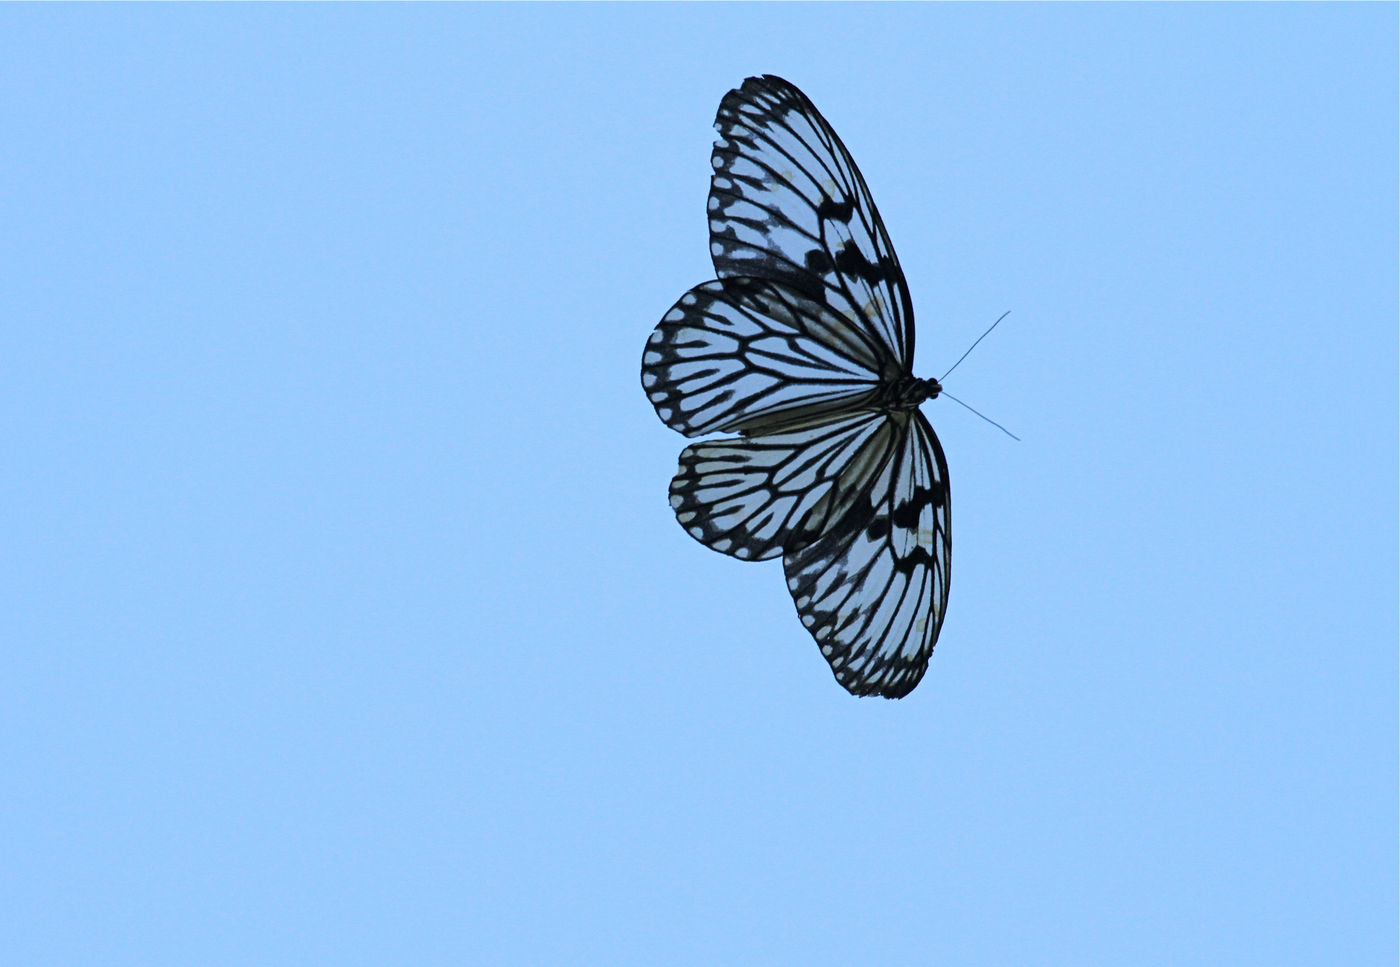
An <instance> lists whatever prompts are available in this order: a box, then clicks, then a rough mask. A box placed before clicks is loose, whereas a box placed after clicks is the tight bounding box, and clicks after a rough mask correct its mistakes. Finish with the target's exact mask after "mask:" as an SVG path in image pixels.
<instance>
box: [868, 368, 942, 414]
mask: <svg viewBox="0 0 1400 967" xmlns="http://www.w3.org/2000/svg"><path fill="white" fill-rule="evenodd" d="M941 392H943V386H942V384H940V383H939V382H938V380H936V379H918V378H917V377H914V376H901V377H899V378H898V379H897V380H895V381H894V382H891V383H886V384H885V387H884V393H883V394H882V399H881V402H882V403H883V404H884V405H885V406H887V407H889V408H890V409H893V410H912V409H915V408H917V407H918V405H919V404H920V403H922V402H924V401H925V400H932V399H937V398H938V394H939V393H941Z"/></svg>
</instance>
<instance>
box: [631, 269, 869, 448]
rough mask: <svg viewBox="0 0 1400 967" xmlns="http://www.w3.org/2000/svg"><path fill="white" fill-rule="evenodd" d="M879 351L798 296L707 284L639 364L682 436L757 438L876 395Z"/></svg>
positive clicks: (744, 283)
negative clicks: (730, 434) (723, 434)
mask: <svg viewBox="0 0 1400 967" xmlns="http://www.w3.org/2000/svg"><path fill="white" fill-rule="evenodd" d="M879 366H880V360H879V356H878V350H877V349H876V348H875V347H874V346H873V345H872V344H871V342H870V341H869V340H868V339H867V338H866V337H865V336H864V335H863V334H862V333H861V332H860V331H858V330H856V329H854V328H853V327H852V326H851V325H850V324H849V323H848V322H847V321H846V320H845V319H843V318H841V317H840V316H837V315H836V314H835V313H834V312H832V311H831V310H830V309H828V308H827V307H826V306H824V305H822V304H821V303H818V302H814V301H813V300H812V299H810V298H809V297H807V296H806V295H804V294H802V293H801V292H799V291H798V290H796V289H793V288H791V287H789V286H786V285H783V284H782V283H778V282H770V281H766V280H762V279H731V280H728V281H724V282H721V281H713V282H706V283H705V284H704V285H698V286H696V287H695V288H693V289H691V290H690V291H689V292H687V293H686V294H685V295H683V296H681V298H680V301H678V302H677V303H676V304H675V305H674V306H672V307H671V310H670V311H669V312H667V313H666V315H665V316H663V317H662V319H661V322H660V323H659V324H658V325H657V327H656V329H654V330H653V331H652V334H651V338H650V339H648V340H647V346H646V350H645V351H644V352H643V354H642V388H643V389H644V390H646V393H647V396H648V398H650V400H651V402H652V405H653V406H654V407H655V408H656V413H657V415H658V416H660V417H661V419H662V421H664V422H665V423H666V425H667V426H669V427H671V428H672V429H673V430H679V431H680V432H681V433H684V434H685V435H686V436H698V435H700V434H703V433H711V432H714V431H726V432H740V433H744V434H749V435H754V434H759V433H766V432H773V431H775V430H778V429H780V428H783V427H791V426H794V425H800V424H804V423H806V424H810V423H814V422H820V421H822V420H825V419H829V418H831V416H832V415H834V414H839V413H848V412H851V411H852V410H856V409H859V408H861V407H862V406H864V405H866V404H868V403H869V402H870V401H871V400H873V399H874V398H875V396H876V395H877V390H878V388H879V378H878V376H877V372H878V367H879Z"/></svg>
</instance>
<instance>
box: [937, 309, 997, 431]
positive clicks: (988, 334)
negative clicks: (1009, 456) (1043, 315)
mask: <svg viewBox="0 0 1400 967" xmlns="http://www.w3.org/2000/svg"><path fill="white" fill-rule="evenodd" d="M1009 315H1011V310H1010V309H1007V310H1006V311H1005V312H1003V313H1002V314H1001V315H1000V316H998V317H997V321H996V322H994V323H992V324H991V325H990V326H988V327H987V331H986V332H984V333H982V335H980V336H978V337H977V342H975V343H973V344H972V345H971V346H968V347H967V352H965V353H963V354H962V355H961V356H959V357H958V362H956V363H954V364H953V365H951V366H949V367H948V373H951V372H952V371H953V370H955V369H957V368H958V364H959V363H961V362H962V361H963V360H964V359H966V358H967V357H968V355H969V354H970V353H971V352H972V351H973V350H974V349H976V348H977V343H978V342H981V341H982V340H983V339H986V338H987V337H988V336H990V335H991V334H992V330H993V329H995V328H996V327H997V324H998V323H1000V322H1001V320H1002V319H1005V318H1006V317H1007V316H1009ZM948 373H944V374H943V375H942V376H940V377H938V381H939V382H940V383H941V382H943V381H944V380H945V379H947V378H948ZM945 395H946V394H945ZM963 405H964V406H967V404H966V403H964V404H963ZM967 408H968V409H969V410H972V407H970V406H968V407H967ZM972 412H974V413H977V411H976V410H972ZM977 415H978V416H982V414H981V413H977ZM982 419H984V420H987V418H986V417H985V416H982ZM987 422H988V423H991V422H992V421H991V420H987Z"/></svg>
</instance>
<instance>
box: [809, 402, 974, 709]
mask: <svg viewBox="0 0 1400 967" xmlns="http://www.w3.org/2000/svg"><path fill="white" fill-rule="evenodd" d="M890 422H891V423H892V424H895V425H897V426H898V427H899V430H900V432H898V433H895V434H893V435H892V437H891V441H890V447H889V450H888V453H887V459H886V460H885V461H884V463H883V465H882V466H881V468H880V470H879V472H878V473H877V474H876V475H875V478H874V480H873V481H871V482H870V489H869V491H868V492H867V493H865V494H862V495H861V496H859V497H857V498H856V499H855V500H854V502H853V503H852V504H851V506H850V507H849V509H847V510H846V511H845V514H844V516H843V518H842V519H841V521H840V522H839V523H837V524H836V525H835V526H833V527H831V528H830V529H829V530H827V532H826V533H824V534H823V535H822V536H821V537H819V538H818V539H816V540H814V541H812V542H810V543H808V544H805V545H802V546H798V547H793V548H789V549H788V550H787V551H786V553H785V554H784V556H783V565H784V569H785V570H786V572H787V581H788V590H789V591H791V592H792V598H793V602H794V603H795V604H796V605H797V612H798V614H799V616H800V617H801V618H802V623H803V625H805V626H806V628H807V630H808V631H810V632H811V634H812V637H813V638H815V639H816V641H817V645H818V646H819V647H820V648H821V652H822V655H823V657H825V658H826V660H827V662H828V663H830V665H831V670H832V673H833V674H834V675H835V676H836V680H837V681H838V682H839V683H840V684H841V685H842V686H843V687H844V688H845V689H846V690H847V691H849V692H851V693H852V694H853V695H883V696H885V697H886V698H901V697H903V696H905V695H907V694H909V692H910V691H912V690H913V688H914V686H915V685H917V684H919V680H920V679H921V678H923V676H924V671H925V670H926V669H927V668H928V660H929V656H930V655H932V654H933V646H934V644H935V643H936V642H937V641H938V632H939V630H940V629H941V628H942V625H943V615H944V612H945V611H946V609H947V605H948V582H949V576H950V568H951V553H952V534H951V530H950V526H951V524H950V521H951V502H950V497H949V491H948V464H947V461H946V460H945V459H944V457H943V448H942V447H940V446H939V444H938V437H937V436H935V435H934V432H933V428H932V427H931V426H929V424H928V421H927V420H926V419H924V416H923V414H922V413H919V412H918V411H917V410H915V411H913V412H911V413H908V414H894V415H892V416H891V417H890Z"/></svg>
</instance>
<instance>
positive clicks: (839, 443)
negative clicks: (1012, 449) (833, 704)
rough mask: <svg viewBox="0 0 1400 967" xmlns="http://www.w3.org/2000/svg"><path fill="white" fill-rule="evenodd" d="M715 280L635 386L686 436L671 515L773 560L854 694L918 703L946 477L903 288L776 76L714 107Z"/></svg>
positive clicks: (947, 562)
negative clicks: (924, 409) (912, 698)
mask: <svg viewBox="0 0 1400 967" xmlns="http://www.w3.org/2000/svg"><path fill="white" fill-rule="evenodd" d="M715 128H716V130H717V131H718V132H719V136H718V138H717V139H716V141H715V145H714V151H713V154H712V156H711V165H712V167H713V168H714V174H713V175H712V177H711V180H710V195H709V202H708V206H707V210H708V214H709V227H710V255H711V257H712V259H713V261H714V266H715V274H716V275H717V276H718V278H717V279H715V280H713V281H710V282H705V283H703V284H702V285H698V286H696V287H695V288H693V289H691V290H690V291H689V292H687V293H686V294H685V295H683V296H681V298H680V300H679V301H678V302H676V304H675V305H674V306H672V307H671V309H670V311H668V312H667V313H666V314H665V315H664V316H663V317H662V320H661V322H660V323H659V324H658V325H657V327H656V329H655V330H654V331H653V332H652V334H651V337H650V338H649V339H648V340H647V344H646V349H645V350H644V352H643V355H642V388H643V389H644V390H645V391H646V394H647V397H648V398H649V399H650V400H651V402H652V405H653V406H654V407H655V409H656V413H657V415H658V416H659V417H660V418H661V420H662V421H663V422H664V423H665V424H666V425H667V426H669V427H671V428H672V429H674V430H678V431H679V432H681V433H683V434H685V435H686V436H688V437H696V436H703V435H706V434H711V433H729V434H736V435H733V436H728V437H722V438H719V439H708V440H703V441H700V442H697V443H693V444H691V445H690V446H688V447H686V448H685V450H684V451H683V452H682V453H681V455H680V466H679V469H678V470H677V472H676V475H675V478H674V479H673V480H672V481H671V507H672V508H673V509H674V511H675V514H676V519H677V520H678V521H679V522H680V524H681V526H682V527H684V528H685V530H686V531H687V532H688V533H689V534H690V535H691V536H692V537H694V538H695V539H696V540H698V541H700V542H701V543H702V544H705V545H706V546H707V547H710V548H713V549H714V550H716V551H720V552H722V553H725V554H729V555H731V556H733V557H737V558H741V559H743V560H752V561H758V560H768V559H771V558H775V557H778V556H780V555H781V557H782V559H783V569H784V571H785V573H786V575H787V585H788V590H789V591H790V592H791V593H792V599H793V602H794V603H795V604H796V606H797V613H798V615H799V617H800V618H801V620H802V624H803V625H804V626H805V627H806V628H807V630H808V631H809V632H810V633H811V635H812V637H813V638H814V639H816V642H817V645H818V647H819V648H820V649H821V653H822V655H823V656H824V657H825V658H826V660H827V662H828V663H829V664H830V666H831V670H832V673H833V674H834V675H835V677H836V680H837V682H839V683H840V684H841V685H842V686H844V687H845V688H846V690H847V691H849V692H851V693H852V694H855V695H883V696H885V697H887V698H900V697H902V696H904V695H907V694H908V693H909V692H910V691H912V690H913V688H914V686H915V685H917V684H918V683H919V680H920V679H921V678H922V677H923V675H924V672H925V670H926V669H927V668H928V662H929V657H930V655H931V654H932V652H933V647H934V644H935V643H936V642H937V641H938V632H939V629H940V628H941V627H942V625H943V616H944V613H945V611H946V609H947V604H948V582H949V574H950V567H951V549H952V538H951V530H950V512H951V504H950V500H949V492H948V464H947V461H946V460H945V458H944V456H943V448H942V447H941V446H940V445H939V443H938V437H937V436H936V435H935V434H934V432H933V428H932V427H931V426H930V425H929V423H928V421H927V420H926V419H925V418H924V416H923V414H922V413H920V412H919V404H921V403H923V402H924V401H925V400H931V399H934V398H935V397H937V396H938V395H939V393H940V392H941V391H942V386H940V384H939V382H938V381H937V380H932V379H918V378H916V377H915V376H914V375H913V373H912V371H911V365H912V363H913V359H914V310H913V304H912V302H911V300H910V296H909V288H908V286H907V284H906V283H905V280H904V273H903V271H902V270H901V269H900V267H899V260H898V259H897V258H896V257H895V253H894V248H893V247H892V246H891V244H890V239H889V236H888V234H886V232H885V226H884V223H883V222H882V221H881V220H880V213H879V212H878V211H877V210H876V208H875V202H874V200H873V199H872V198H871V197H870V190H869V189H868V188H867V187H866V185H865V179H864V178H863V177H861V173H860V171H859V169H857V168H856V164H855V161H854V160H852V158H851V155H850V153H849V152H848V151H847V150H846V147H845V145H843V144H842V143H841V139H840V138H839V137H837V136H836V132H835V131H834V130H832V127H831V125H830V124H828V123H827V121H826V119H825V118H823V117H822V115H821V113H820V112H819V111H817V109H816V107H814V106H813V105H812V102H811V101H809V100H808V99H807V97H806V96H805V95H804V94H803V93H802V92H801V91H799V90H798V89H797V88H796V87H795V86H793V85H792V84H790V83H789V82H787V81H785V80H783V79H782V78H780V77H774V76H772V75H765V76H763V77H750V78H749V79H747V80H746V81H744V83H743V85H742V86H740V87H739V88H737V89H735V90H732V91H730V92H729V93H728V94H727V95H725V97H724V99H723V101H722V102H721V103H720V107H719V113H718V116H717V117H716V119H715Z"/></svg>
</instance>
